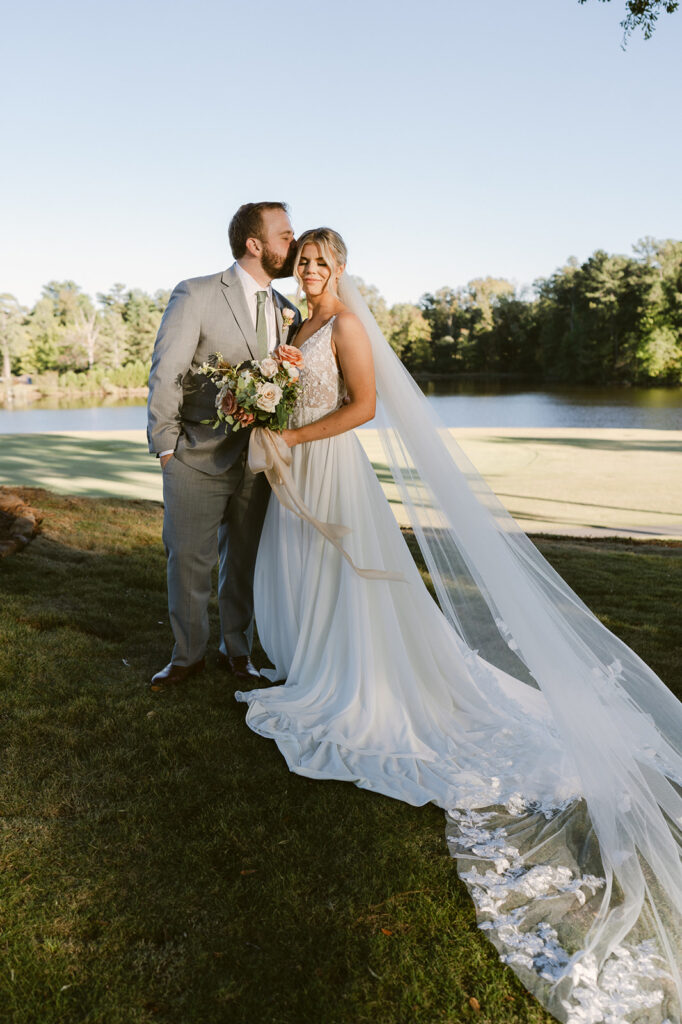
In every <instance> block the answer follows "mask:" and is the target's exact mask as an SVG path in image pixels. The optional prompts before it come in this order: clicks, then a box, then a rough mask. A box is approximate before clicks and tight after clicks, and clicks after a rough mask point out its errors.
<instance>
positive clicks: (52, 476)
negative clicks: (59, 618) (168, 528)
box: [0, 434, 160, 497]
mask: <svg viewBox="0 0 682 1024" xmlns="http://www.w3.org/2000/svg"><path fill="white" fill-rule="evenodd" d="M0 445H1V446H2V456H1V457H0V484H5V485H10V486H28V487H45V486H47V487H49V488H55V487H57V486H59V487H60V488H61V489H62V490H67V489H71V490H76V491H80V492H81V493H88V494H92V495H97V494H101V495H103V496H105V495H109V494H111V491H112V486H113V487H114V488H115V489H116V488H118V489H120V490H122V491H124V490H125V488H126V487H133V486H135V487H137V488H138V489H139V486H140V483H141V475H142V478H144V477H147V478H148V481H149V488H150V492H151V491H152V490H157V489H158V491H159V495H160V470H159V465H158V462H157V460H156V459H154V458H153V457H152V456H151V455H149V453H148V452H147V449H146V446H144V445H142V444H140V443H139V442H137V441H125V440H114V439H108V440H98V439H97V438H96V437H94V436H88V435H83V436H82V437H68V436H66V435H62V434H6V435H3V436H2V437H0ZM60 481H63V484H61V483H60ZM152 496H153V495H152V493H150V494H148V495H147V497H152Z"/></svg>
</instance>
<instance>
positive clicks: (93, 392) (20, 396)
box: [0, 384, 149, 409]
mask: <svg viewBox="0 0 682 1024" xmlns="http://www.w3.org/2000/svg"><path fill="white" fill-rule="evenodd" d="M148 392H149V388H148V387H146V386H145V387H142V388H121V387H117V386H116V385H114V384H107V385H106V387H96V388H60V387H48V386H45V387H40V386H38V385H35V384H13V385H12V389H11V393H12V397H11V399H10V401H8V400H7V397H8V396H7V389H6V388H4V387H2V386H0V408H3V409H9V408H15V409H16V408H21V409H25V408H29V407H30V406H32V405H34V404H35V403H36V402H40V401H42V399H44V398H70V399H78V398H102V399H106V398H114V399H116V398H146V397H147V394H148Z"/></svg>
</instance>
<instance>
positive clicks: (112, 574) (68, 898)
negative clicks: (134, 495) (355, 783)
mask: <svg viewBox="0 0 682 1024" xmlns="http://www.w3.org/2000/svg"><path fill="white" fill-rule="evenodd" d="M32 498H33V500H34V501H35V503H36V504H37V505H38V506H39V507H40V508H41V511H42V512H43V514H44V516H45V534H44V535H43V536H42V537H39V538H38V539H37V540H36V541H35V542H34V543H33V544H32V545H31V547H30V548H28V549H27V550H26V551H25V552H24V553H23V554H22V555H20V556H16V557H15V558H13V559H10V560H7V561H6V562H5V563H4V564H3V565H2V569H1V574H0V594H1V600H0V631H1V632H2V636H3V640H4V643H3V645H2V648H1V649H0V696H1V700H2V704H1V708H2V710H1V712H0V741H1V743H2V747H3V752H2V755H1V756H0V764H1V766H2V773H1V774H0V799H1V806H2V808H3V816H2V819H0V825H1V827H2V831H3V846H2V859H1V861H0V878H1V879H2V904H1V908H0V914H1V915H2V920H3V926H4V927H3V935H4V938H3V954H4V961H5V965H6V969H5V971H3V972H0V1019H3V1020H12V1021H13V1024H28V1022H31V1024H34V1022H35V1021H40V1022H41V1024H57V1022H59V1024H71V1022H76V1021H78V1022H81V1021H83V1022H85V1021H88V1022H90V1021H102V1022H106V1024H138V1022H140V1024H141V1022H151V1021H165V1022H169V1024H224V1022H225V1021H227V1020H229V1021H230V1022H235V1024H253V1022H254V1021H268V1022H281V1024H294V1022H296V1024H299V1022H308V1021H309V1022H313V1021H315V1022H317V1021H320V1020H324V1021H325V1022H329V1024H334V1022H339V1024H342V1022H343V1024H351V1022H352V1024H356V1022H361V1021H370V1020H371V1021H379V1022H382V1021H383V1022H386V1024H388V1022H389V1021H390V1022H393V1021H405V1022H407V1021H410V1022H412V1021H414V1022H423V1024H426V1022H428V1024H431V1022H432V1021H447V1020H449V1019H451V1017H452V1012H453V1008H456V1015H457V1014H458V1013H459V1010H460V1009H464V1008H465V1007H466V1006H467V1005H468V1004H467V1000H468V998H469V996H470V995H477V996H478V998H479V999H482V1000H483V1001H484V1005H485V1000H486V999H487V1005H488V1011H489V1013H490V1019H491V1020H499V1021H502V1020H505V1019H506V1017H505V1016H504V1014H505V1013H506V1012H507V1010H510V1011H513V1013H514V1015H515V1016H516V1017H517V1019H518V1020H520V1021H529V1022H530V1021H546V1020H548V1019H549V1018H547V1017H546V1015H545V1014H544V1013H542V1011H540V1010H539V1009H538V1008H537V1006H536V1005H535V1004H534V1003H533V1002H532V1001H531V1000H530V999H529V997H528V996H527V995H526V993H525V992H524V990H523V989H522V988H521V986H520V985H519V983H518V982H517V981H516V979H515V978H514V976H513V975H512V974H511V972H509V971H507V970H506V969H505V968H502V967H501V966H500V965H499V963H498V961H497V955H496V953H495V951H494V950H493V948H492V947H491V946H489V944H488V943H487V941H486V939H485V937H484V936H483V935H482V933H481V932H479V931H478V929H477V928H476V927H475V920H474V914H473V909H472V907H471V905H470V903H469V900H468V897H467V895H466V891H465V889H464V887H463V886H462V885H461V884H460V883H459V881H458V879H457V877H456V871H455V866H454V864H453V862H452V861H451V860H450V858H449V857H448V854H447V849H446V846H445V843H444V840H443V820H442V813H441V812H440V811H439V810H437V809H436V808H435V807H427V808H413V807H409V806H407V805H404V804H400V803H398V802H396V801H391V800H388V799H386V798H384V797H380V796H377V795H375V794H370V793H366V792H363V791H360V790H357V789H355V788H354V787H352V786H346V785H343V784H341V783H335V782H327V783H320V782H313V781H311V780H308V779H303V778H299V777H298V776H295V775H290V774H289V772H288V770H287V768H286V765H285V763H284V761H283V759H282V758H281V756H280V755H279V752H278V751H277V749H276V747H275V745H274V744H272V743H268V742H267V741H264V740H263V739H261V738H260V737H257V736H255V735H254V734H253V733H251V732H250V730H249V729H248V728H246V726H245V725H244V709H243V706H241V705H238V704H237V703H236V701H235V700H234V697H233V693H234V690H235V689H236V688H237V687H236V685H235V682H234V681H233V680H231V679H230V677H229V676H227V675H225V674H221V673H220V672H219V671H218V670H217V668H216V666H215V663H214V662H213V661H212V662H211V663H210V666H209V671H208V672H207V673H206V674H205V676H203V677H202V678H200V679H197V680H194V681H192V683H191V685H188V686H186V687H185V688H183V689H181V690H178V691H176V692H173V691H170V692H166V693H164V694H160V695H152V694H150V693H149V691H148V688H147V684H148V680H149V678H150V676H151V674H152V672H153V671H155V670H156V669H158V668H159V667H160V666H161V665H163V664H164V662H165V661H166V660H167V657H168V654H169V651H170V634H169V629H168V623H167V612H166V595H165V571H164V569H165V565H164V557H163V552H162V549H161V543H160V536H159V535H160V526H161V512H160V509H159V508H158V506H155V505H153V504H152V503H145V502H137V503H126V502H116V501H110V500H107V501H104V500H96V501H93V500H87V499H82V498H81V499H74V498H64V499H58V498H55V497H54V496H50V495H47V494H46V493H45V492H40V491H35V492H33V494H32ZM79 538H80V539H82V541H83V544H82V546H79ZM212 615H213V620H214V623H215V620H216V609H215V605H212ZM216 646H217V636H215V635H214V637H213V642H212V650H213V651H215V649H216ZM261 653H262V652H256V657H257V658H258V657H259V656H260V655H261ZM382 929H384V930H383V931H382ZM488 991H489V995H487V996H484V993H485V992H488Z"/></svg>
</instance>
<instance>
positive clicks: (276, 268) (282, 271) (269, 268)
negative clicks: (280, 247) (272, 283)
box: [260, 242, 296, 280]
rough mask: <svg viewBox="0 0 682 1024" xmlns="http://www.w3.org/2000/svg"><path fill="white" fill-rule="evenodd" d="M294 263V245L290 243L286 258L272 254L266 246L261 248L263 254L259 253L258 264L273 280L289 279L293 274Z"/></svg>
mask: <svg viewBox="0 0 682 1024" xmlns="http://www.w3.org/2000/svg"><path fill="white" fill-rule="evenodd" d="M295 262H296V243H295V242H292V243H291V245H290V246H289V252H288V253H287V254H286V256H278V255H277V253H275V252H273V251H272V249H270V248H268V246H267V245H264V246H263V252H262V253H261V257H260V263H261V266H262V268H263V270H264V271H265V273H266V274H267V275H268V277H270V278H272V279H273V280H274V279H275V278H278V277H291V276H292V275H293V273H294V263H295Z"/></svg>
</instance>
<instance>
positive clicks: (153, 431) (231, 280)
mask: <svg viewBox="0 0 682 1024" xmlns="http://www.w3.org/2000/svg"><path fill="white" fill-rule="evenodd" d="M273 297H274V301H275V314H276V320H277V336H278V342H279V343H280V344H282V343H286V341H287V338H288V337H290V336H292V337H293V333H294V331H295V329H296V327H297V326H298V324H299V323H300V322H301V316H300V313H299V312H298V310H297V309H296V308H295V307H294V306H293V305H292V304H291V303H289V302H287V300H286V299H285V298H284V296H283V295H280V294H279V292H276V291H275V290H274V289H273ZM283 307H287V308H289V309H291V310H292V312H293V313H294V314H295V317H294V322H293V324H292V326H291V327H289V328H286V327H284V326H283V324H282V308H283ZM216 352H221V353H222V355H223V356H224V357H225V359H227V361H228V362H229V363H232V365H237V364H238V363H241V362H243V361H244V360H245V359H257V358H258V344H257V341H256V331H255V328H254V326H253V320H252V319H251V314H250V313H249V310H248V307H247V305H246V298H245V295H244V290H243V288H242V286H241V284H240V282H239V278H238V276H237V272H236V270H234V268H233V267H230V268H229V269H228V270H225V271H224V272H222V273H219V274H210V275H209V276H208V277H194V278H191V279H190V280H188V281H181V282H180V284H179V285H177V286H176V287H175V288H174V289H173V292H172V294H171V297H170V301H169V303H168V306H167V307H166V312H165V313H164V315H163V320H162V321H161V326H160V327H159V333H158V335H157V337H156V344H155V345H154V354H153V356H152V367H151V372H150V374H149V399H148V402H147V439H148V441H149V450H150V452H152V453H158V452H162V451H167V450H170V449H173V450H174V451H175V456H176V458H178V459H180V461H181V462H184V463H185V464H186V465H188V466H192V467H193V468H194V469H198V470H201V472H202V473H209V474H217V473H222V472H224V471H225V470H226V469H229V468H230V466H231V465H232V464H233V463H234V462H235V461H236V459H237V458H238V457H239V455H240V453H241V452H242V451H243V449H244V447H245V445H246V443H247V441H248V436H249V431H248V430H244V429H241V430H238V431H237V432H236V433H234V434H233V433H231V432H229V433H227V434H225V431H224V428H223V427H219V428H218V429H217V430H213V429H212V428H211V427H210V426H209V425H208V424H204V423H202V422H201V420H206V419H214V418H215V415H216V409H215V398H216V395H217V389H216V387H215V385H214V384H212V383H211V382H210V381H208V380H207V379H206V378H205V377H204V376H202V375H201V374H199V373H197V371H198V369H199V367H200V366H201V364H202V363H205V362H206V361H207V360H208V359H209V357H210V356H212V355H214V354H215V353H216ZM228 429H229V428H228Z"/></svg>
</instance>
